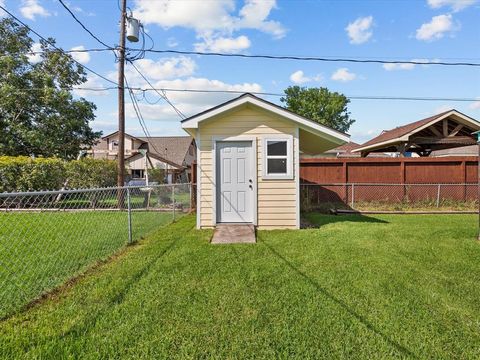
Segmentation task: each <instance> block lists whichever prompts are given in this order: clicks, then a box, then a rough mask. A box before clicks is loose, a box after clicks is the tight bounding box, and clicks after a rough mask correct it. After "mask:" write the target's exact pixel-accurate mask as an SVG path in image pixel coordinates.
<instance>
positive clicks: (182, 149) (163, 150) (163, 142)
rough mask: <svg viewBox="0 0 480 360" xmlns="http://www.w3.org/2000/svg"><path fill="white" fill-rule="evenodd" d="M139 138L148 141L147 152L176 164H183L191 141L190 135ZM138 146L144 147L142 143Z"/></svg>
mask: <svg viewBox="0 0 480 360" xmlns="http://www.w3.org/2000/svg"><path fill="white" fill-rule="evenodd" d="M139 139H140V140H142V141H144V142H145V143H148V150H149V152H151V153H153V154H156V155H158V156H160V157H162V158H164V159H167V160H169V161H171V162H173V163H175V164H178V165H182V164H183V162H184V160H185V156H186V155H187V152H188V148H189V147H190V144H191V143H192V141H193V138H192V137H191V136H152V137H148V138H147V137H140V138H139ZM140 148H145V147H144V145H143V144H142V145H141V146H140Z"/></svg>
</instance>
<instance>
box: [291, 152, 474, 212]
mask: <svg viewBox="0 0 480 360" xmlns="http://www.w3.org/2000/svg"><path fill="white" fill-rule="evenodd" d="M477 171H478V168H477V158H476V157H448V158H353V159H323V158H322V159H302V161H301V166H300V178H301V183H302V186H301V195H302V199H303V200H304V201H306V202H308V204H311V205H318V204H321V203H322V202H329V203H344V204H347V205H349V206H352V205H353V204H354V203H355V202H362V201H364V202H369V201H370V202H371V201H377V202H421V201H429V202H431V203H433V204H436V205H437V206H439V204H440V203H441V202H444V201H446V200H448V201H475V200H476V199H477V188H476V186H475V184H476V183H477ZM352 207H353V206H352Z"/></svg>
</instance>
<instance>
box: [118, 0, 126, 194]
mask: <svg viewBox="0 0 480 360" xmlns="http://www.w3.org/2000/svg"><path fill="white" fill-rule="evenodd" d="M121 1H122V13H121V16H120V43H119V46H118V155H117V156H118V158H117V161H118V175H117V186H124V185H125V85H124V84H125V82H124V79H125V26H126V20H127V0H121ZM122 203H123V201H122Z"/></svg>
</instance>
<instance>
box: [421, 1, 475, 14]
mask: <svg viewBox="0 0 480 360" xmlns="http://www.w3.org/2000/svg"><path fill="white" fill-rule="evenodd" d="M476 2H477V0H427V3H428V5H429V6H430V7H431V8H432V9H439V8H441V7H443V6H449V7H451V8H452V10H453V11H460V10H463V9H465V8H467V7H469V6H471V5H473V4H475V3H476Z"/></svg>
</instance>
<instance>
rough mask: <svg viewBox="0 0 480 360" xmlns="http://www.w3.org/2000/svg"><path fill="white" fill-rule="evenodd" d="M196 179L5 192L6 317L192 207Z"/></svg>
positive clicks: (0, 281)
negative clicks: (193, 182) (61, 189)
mask: <svg viewBox="0 0 480 360" xmlns="http://www.w3.org/2000/svg"><path fill="white" fill-rule="evenodd" d="M191 198H192V195H191V185H190V184H173V185H152V186H129V187H119V188H105V189H84V190H63V191H40V192H26V193H0V318H3V317H5V316H8V315H10V314H12V313H14V312H15V311H17V310H19V309H20V308H22V307H23V306H24V305H26V304H28V303H29V302H31V301H32V300H34V299H36V298H38V297H39V296H41V295H42V294H43V293H45V292H47V291H49V290H51V289H53V288H55V287H57V286H59V285H61V284H63V283H64V282H65V281H67V280H68V279H70V278H72V277H74V276H75V275H77V274H79V273H81V272H82V271H84V270H85V269H87V268H88V267H90V266H92V265H93V264H95V263H96V262H98V261H101V260H103V259H105V258H108V257H109V256H111V255H112V254H114V253H115V252H116V251H118V250H119V249H121V248H122V247H124V246H125V245H127V244H129V243H133V242H135V241H137V240H139V239H140V238H142V237H143V236H145V235H146V234H148V233H149V232H151V231H154V230H155V229H158V228H159V227H160V226H162V225H165V224H168V223H170V222H172V221H174V220H175V219H177V218H178V217H180V216H182V215H183V214H185V213H187V212H189V211H190V210H191Z"/></svg>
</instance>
